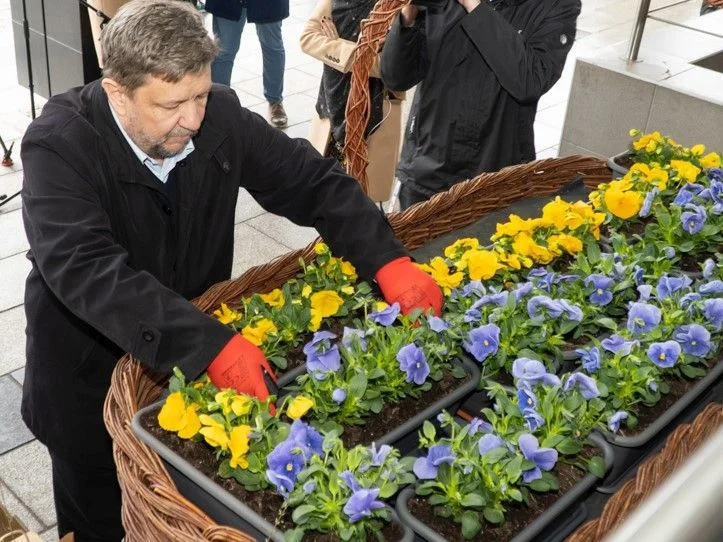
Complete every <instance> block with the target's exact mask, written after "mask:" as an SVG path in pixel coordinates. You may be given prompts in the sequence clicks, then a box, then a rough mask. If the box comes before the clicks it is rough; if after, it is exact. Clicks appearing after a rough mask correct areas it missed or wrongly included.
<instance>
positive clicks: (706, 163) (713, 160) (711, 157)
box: [700, 152, 721, 169]
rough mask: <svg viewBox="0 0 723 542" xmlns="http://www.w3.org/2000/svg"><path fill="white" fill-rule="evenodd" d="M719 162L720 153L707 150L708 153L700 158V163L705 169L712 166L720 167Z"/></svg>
mask: <svg viewBox="0 0 723 542" xmlns="http://www.w3.org/2000/svg"><path fill="white" fill-rule="evenodd" d="M720 164H721V160H720V155H719V154H718V153H716V152H709V153H708V154H706V155H705V156H702V157H701V158H700V165H701V166H703V167H704V168H706V169H709V168H712V167H720Z"/></svg>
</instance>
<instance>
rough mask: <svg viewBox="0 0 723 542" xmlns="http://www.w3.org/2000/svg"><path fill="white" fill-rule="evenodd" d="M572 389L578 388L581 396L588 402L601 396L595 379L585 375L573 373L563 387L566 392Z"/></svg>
mask: <svg viewBox="0 0 723 542" xmlns="http://www.w3.org/2000/svg"><path fill="white" fill-rule="evenodd" d="M572 388H578V389H579V390H580V394H582V396H583V397H584V398H585V399H587V400H588V401H589V400H590V399H594V398H595V397H598V396H599V395H600V390H598V389H597V383H596V382H595V379H594V378H591V377H589V376H587V375H586V374H583V373H577V372H576V373H572V374H571V375H570V376H569V377H568V379H567V380H566V381H565V385H564V386H563V387H562V389H563V390H564V391H570V390H571V389H572Z"/></svg>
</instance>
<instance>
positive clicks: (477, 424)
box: [469, 417, 492, 437]
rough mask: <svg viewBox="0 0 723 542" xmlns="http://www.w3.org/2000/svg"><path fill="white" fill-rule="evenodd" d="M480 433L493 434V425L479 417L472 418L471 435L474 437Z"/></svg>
mask: <svg viewBox="0 0 723 542" xmlns="http://www.w3.org/2000/svg"><path fill="white" fill-rule="evenodd" d="M480 431H481V432H482V433H491V432H492V424H491V423H490V422H486V421H484V420H482V419H480V418H477V417H474V418H472V420H471V421H470V422H469V435H470V436H471V437H473V436H475V435H476V434H477V433H478V432H480Z"/></svg>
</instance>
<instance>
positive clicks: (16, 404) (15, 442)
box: [0, 376, 35, 454]
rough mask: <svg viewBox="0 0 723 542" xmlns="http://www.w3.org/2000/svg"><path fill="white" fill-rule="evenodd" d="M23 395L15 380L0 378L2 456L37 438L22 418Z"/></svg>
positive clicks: (0, 440) (6, 377)
mask: <svg viewBox="0 0 723 542" xmlns="http://www.w3.org/2000/svg"><path fill="white" fill-rule="evenodd" d="M22 393H23V392H22V388H21V387H20V385H19V384H18V383H17V382H16V381H15V379H13V378H11V377H10V376H3V377H2V378H0V454H4V453H5V452H7V451H9V450H12V449H14V448H17V447H18V446H22V445H23V444H25V443H27V442H30V441H31V440H33V439H34V438H35V437H33V434H32V433H31V432H30V431H29V430H28V428H27V427H25V424H24V423H23V420H22V419H21V418H20V399H21V397H22Z"/></svg>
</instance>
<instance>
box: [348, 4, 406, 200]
mask: <svg viewBox="0 0 723 542" xmlns="http://www.w3.org/2000/svg"><path fill="white" fill-rule="evenodd" d="M409 2H410V0H379V1H378V2H377V3H376V4H375V5H374V8H373V9H372V11H371V12H370V13H369V17H368V18H367V19H364V20H362V22H361V31H360V32H359V38H358V39H357V45H356V49H355V50H354V61H353V64H352V69H351V88H350V90H349V97H348V98H347V102H346V112H345V114H344V116H345V117H346V123H347V126H346V137H345V139H344V157H345V159H346V170H347V172H348V173H349V175H351V176H352V177H354V178H355V179H358V180H359V183H361V185H362V188H363V189H364V192H365V193H368V186H369V181H368V179H367V165H369V158H368V153H367V142H366V139H365V138H364V131H365V130H366V126H367V123H368V122H369V107H370V106H369V85H368V83H367V81H369V72H370V71H371V69H372V64H374V58H375V57H376V55H377V52H378V51H379V45H380V43H381V40H382V39H383V38H384V37H385V36H386V35H387V33H388V32H389V27H390V26H391V24H392V21H393V19H394V17H395V15H396V14H397V12H399V10H400V9H402V7H404V6H406V5H407V4H409Z"/></svg>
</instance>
